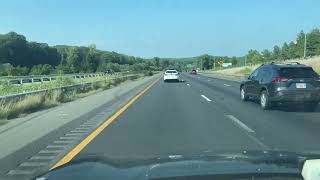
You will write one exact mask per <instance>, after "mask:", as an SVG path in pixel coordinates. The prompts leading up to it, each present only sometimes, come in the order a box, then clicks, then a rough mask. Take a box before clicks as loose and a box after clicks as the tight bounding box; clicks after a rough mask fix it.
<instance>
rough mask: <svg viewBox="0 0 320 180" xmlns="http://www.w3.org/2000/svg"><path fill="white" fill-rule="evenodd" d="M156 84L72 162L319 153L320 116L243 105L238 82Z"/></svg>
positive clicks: (197, 79) (198, 79) (196, 78)
mask: <svg viewBox="0 0 320 180" xmlns="http://www.w3.org/2000/svg"><path fill="white" fill-rule="evenodd" d="M182 78H183V79H184V80H185V82H180V83H164V82H163V81H162V79H161V80H160V81H158V82H157V83H156V84H155V85H154V86H153V87H152V88H151V89H150V90H149V91H147V92H146V94H144V95H143V96H142V97H141V98H140V99H138V100H137V101H136V102H135V103H134V104H132V106H130V107H129V109H127V111H125V112H124V113H123V114H122V115H121V116H119V117H118V118H117V119H116V120H115V121H114V122H113V123H112V124H111V125H110V126H108V127H107V128H106V129H104V131H102V132H101V133H100V134H99V135H98V136H97V137H96V138H95V139H94V140H93V141H91V142H90V143H89V144H88V146H86V147H85V148H84V149H83V150H82V151H81V152H80V153H79V154H78V156H76V157H75V158H78V157H83V156H86V155H88V154H105V155H107V156H109V157H111V158H124V159H126V158H128V159H134V158H135V157H141V156H168V155H178V154H179V155H188V154H197V153H201V152H208V151H209V152H211V151H212V152H221V151H222V152H223V151H225V152H229V151H230V152H231V151H232V152H234V151H244V150H281V151H294V152H319V150H320V143H319V137H320V131H319V127H320V118H319V117H320V116H319V115H320V113H319V109H317V111H316V112H304V111H302V110H299V109H294V110H292V109H286V108H280V109H278V110H270V111H264V110H261V109H260V107H259V105H258V104H256V103H254V102H242V101H241V100H240V97H239V83H238V82H234V81H226V80H221V79H215V78H211V77H205V76H201V75H189V74H186V73H184V74H182Z"/></svg>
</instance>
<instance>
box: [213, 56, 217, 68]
mask: <svg viewBox="0 0 320 180" xmlns="http://www.w3.org/2000/svg"><path fill="white" fill-rule="evenodd" d="M213 70H216V57H215V56H213Z"/></svg>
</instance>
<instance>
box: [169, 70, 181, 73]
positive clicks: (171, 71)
mask: <svg viewBox="0 0 320 180" xmlns="http://www.w3.org/2000/svg"><path fill="white" fill-rule="evenodd" d="M166 73H178V72H177V71H174V70H169V71H166Z"/></svg>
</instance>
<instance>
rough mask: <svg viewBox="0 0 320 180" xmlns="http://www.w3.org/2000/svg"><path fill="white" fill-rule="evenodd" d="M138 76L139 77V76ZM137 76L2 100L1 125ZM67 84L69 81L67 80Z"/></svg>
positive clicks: (0, 102) (0, 106) (0, 105)
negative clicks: (13, 99) (11, 99)
mask: <svg viewBox="0 0 320 180" xmlns="http://www.w3.org/2000/svg"><path fill="white" fill-rule="evenodd" d="M140 76H142V75H140ZM137 78H139V76H138V77H137ZM137 78H129V79H127V78H121V79H105V80H104V81H101V82H96V83H93V84H92V85H90V86H87V87H83V88H80V89H75V90H69V91H62V90H61V89H57V90H50V91H48V92H47V93H42V94H35V95H29V96H26V97H24V98H21V99H19V100H16V101H9V102H6V101H0V109H1V110H0V125H3V124H6V123H7V122H9V121H8V120H10V119H14V118H17V117H19V116H20V115H21V114H28V113H32V112H35V111H38V110H41V109H47V108H50V107H54V106H57V105H59V104H61V103H65V102H69V101H73V100H75V99H77V98H82V97H85V96H89V95H92V94H94V93H97V92H100V91H103V90H106V89H109V88H111V87H112V86H117V85H119V84H120V83H122V82H124V81H131V80H134V79H137ZM67 81H68V80H67ZM65 84H69V83H68V82H67V83H65Z"/></svg>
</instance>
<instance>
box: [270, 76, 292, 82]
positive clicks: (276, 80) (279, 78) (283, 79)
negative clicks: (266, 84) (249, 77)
mask: <svg viewBox="0 0 320 180" xmlns="http://www.w3.org/2000/svg"><path fill="white" fill-rule="evenodd" d="M288 80H289V79H288V78H284V77H275V78H272V82H286V81H288Z"/></svg>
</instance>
